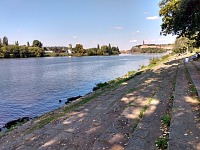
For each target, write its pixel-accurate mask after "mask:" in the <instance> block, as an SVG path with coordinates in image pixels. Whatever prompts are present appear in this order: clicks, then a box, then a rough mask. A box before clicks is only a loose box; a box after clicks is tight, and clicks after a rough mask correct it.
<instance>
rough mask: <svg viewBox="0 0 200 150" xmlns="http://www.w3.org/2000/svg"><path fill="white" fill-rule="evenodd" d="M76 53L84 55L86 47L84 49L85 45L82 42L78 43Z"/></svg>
mask: <svg viewBox="0 0 200 150" xmlns="http://www.w3.org/2000/svg"><path fill="white" fill-rule="evenodd" d="M75 53H78V54H80V55H83V53H84V49H83V45H82V44H76V47H75Z"/></svg>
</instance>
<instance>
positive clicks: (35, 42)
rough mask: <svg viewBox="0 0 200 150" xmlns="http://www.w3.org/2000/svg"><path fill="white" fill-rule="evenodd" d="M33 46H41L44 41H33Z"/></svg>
mask: <svg viewBox="0 0 200 150" xmlns="http://www.w3.org/2000/svg"><path fill="white" fill-rule="evenodd" d="M33 47H39V48H41V47H42V43H41V42H40V41H39V40H34V41H33Z"/></svg>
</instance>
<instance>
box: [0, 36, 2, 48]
mask: <svg viewBox="0 0 200 150" xmlns="http://www.w3.org/2000/svg"><path fill="white" fill-rule="evenodd" d="M2 45H3V44H2V41H1V38H0V48H1V47H2Z"/></svg>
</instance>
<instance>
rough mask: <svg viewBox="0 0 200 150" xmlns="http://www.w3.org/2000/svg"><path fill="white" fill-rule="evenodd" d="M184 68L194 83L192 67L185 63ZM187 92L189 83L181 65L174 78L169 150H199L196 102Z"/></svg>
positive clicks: (199, 139) (195, 72)
mask: <svg viewBox="0 0 200 150" xmlns="http://www.w3.org/2000/svg"><path fill="white" fill-rule="evenodd" d="M186 66H187V69H188V70H189V73H190V76H191V77H192V79H193V82H196V80H197V78H198V72H197V70H196V69H195V67H194V65H193V64H192V63H187V64H186ZM199 79H200V78H199ZM188 91H189V82H188V80H187V77H186V70H185V66H184V64H183V63H182V64H181V65H180V66H179V68H178V72H177V78H176V86H175V92H174V101H173V108H172V114H171V117H172V118H171V124H170V133H169V142H168V149H169V150H183V149H184V150H197V149H200V123H199V120H198V119H199V115H198V111H199V109H198V107H197V106H198V101H197V100H196V99H194V98H193V97H191V96H190V94H189V92H188ZM195 110H196V111H195Z"/></svg>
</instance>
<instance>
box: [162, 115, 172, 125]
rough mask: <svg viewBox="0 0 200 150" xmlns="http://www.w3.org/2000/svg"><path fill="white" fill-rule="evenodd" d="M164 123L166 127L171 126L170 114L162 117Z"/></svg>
mask: <svg viewBox="0 0 200 150" xmlns="http://www.w3.org/2000/svg"><path fill="white" fill-rule="evenodd" d="M162 121H163V123H164V124H165V125H166V126H168V127H169V126H170V122H171V116H170V115H169V114H167V115H164V116H163V117H162Z"/></svg>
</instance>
